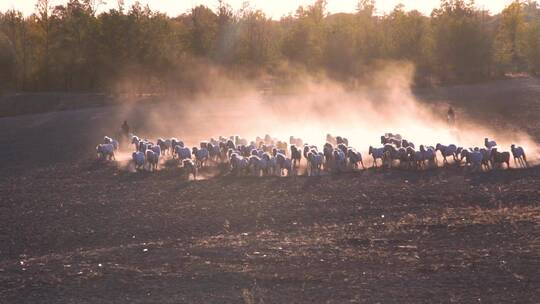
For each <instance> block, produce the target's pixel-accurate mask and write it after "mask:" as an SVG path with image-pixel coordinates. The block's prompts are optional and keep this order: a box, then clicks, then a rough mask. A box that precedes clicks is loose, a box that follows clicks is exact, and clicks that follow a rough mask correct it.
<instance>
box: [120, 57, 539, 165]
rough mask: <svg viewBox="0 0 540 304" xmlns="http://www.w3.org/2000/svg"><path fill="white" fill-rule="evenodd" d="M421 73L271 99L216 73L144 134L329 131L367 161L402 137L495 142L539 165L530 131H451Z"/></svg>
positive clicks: (157, 109)
mask: <svg viewBox="0 0 540 304" xmlns="http://www.w3.org/2000/svg"><path fill="white" fill-rule="evenodd" d="M413 75H414V67H413V66H412V65H411V64H407V63H401V62H397V63H386V64H384V65H382V66H380V67H379V68H378V69H377V72H375V73H374V74H373V75H372V77H371V78H370V79H364V80H362V81H357V82H356V83H355V85H354V87H351V86H346V85H344V84H343V83H338V82H336V81H332V80H329V79H328V78H325V77H318V78H311V77H302V78H301V79H295V80H291V81H290V83H289V90H288V91H287V93H284V94H279V93H274V94H265V93H263V92H261V89H260V87H259V86H257V85H256V81H251V80H245V79H244V80H238V79H232V78H228V77H227V76H223V75H221V74H220V73H218V72H213V73H212V75H207V76H208V78H207V79H206V82H208V83H215V85H214V86H212V85H207V86H206V88H207V90H206V92H204V93H202V94H199V95H198V96H197V97H195V98H192V99H190V101H189V102H185V101H182V102H175V101H171V102H167V103H156V104H153V105H147V107H145V109H144V113H143V114H142V118H141V120H140V121H139V122H138V123H139V126H140V128H139V129H137V130H136V133H137V135H139V136H142V137H146V138H149V139H153V140H155V139H156V138H158V137H164V138H166V137H176V138H179V139H181V140H183V141H184V142H185V143H186V144H188V145H191V146H193V145H197V144H198V142H199V141H201V140H208V139H209V138H217V137H219V136H220V135H221V136H227V137H228V136H231V135H240V136H242V137H244V138H247V139H248V140H255V137H256V136H260V137H264V135H265V134H270V135H271V136H273V137H275V138H277V139H280V140H285V141H287V142H288V139H289V136H294V137H300V138H302V139H303V140H304V142H305V143H309V144H315V145H319V146H320V145H322V144H323V143H324V142H325V138H326V134H328V133H329V134H332V135H334V136H336V135H340V136H344V137H346V138H348V139H349V144H350V145H351V146H353V147H355V148H356V149H357V150H358V151H361V152H363V153H364V158H366V159H367V150H368V147H369V146H381V143H380V136H381V135H383V134H384V133H394V134H396V133H398V134H401V135H402V136H403V138H405V139H407V140H410V141H412V142H414V143H415V145H416V146H417V147H418V146H419V145H420V144H424V145H428V146H435V145H436V144H437V143H441V144H444V145H448V144H456V145H457V146H461V147H465V148H468V147H483V144H484V138H485V137H488V138H489V139H490V140H491V139H494V140H496V141H497V143H498V146H499V150H501V151H509V150H510V145H511V144H516V145H518V146H522V147H524V148H525V151H527V152H528V157H529V158H530V159H531V160H533V161H534V160H536V159H538V156H539V155H540V150H539V147H538V145H537V144H536V143H535V142H534V140H532V138H531V137H530V136H529V135H528V134H526V133H523V132H520V131H517V130H511V129H509V128H507V127H506V126H500V127H497V128H495V129H494V128H490V127H487V126H485V125H483V124H482V122H481V121H474V120H470V119H469V120H466V121H465V120H463V119H460V117H458V120H457V124H456V126H454V127H453V128H450V127H449V126H448V124H447V122H446V116H445V114H446V110H447V108H446V106H445V105H443V104H440V103H432V104H429V103H422V102H419V101H418V100H417V99H416V98H415V96H414V94H413V93H412V90H411V88H412V85H413V83H412V81H413ZM126 107H132V106H126ZM132 110H133V109H127V112H129V111H132Z"/></svg>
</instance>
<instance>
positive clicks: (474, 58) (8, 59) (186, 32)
mask: <svg viewBox="0 0 540 304" xmlns="http://www.w3.org/2000/svg"><path fill="white" fill-rule="evenodd" d="M95 3H96V1H94V0H68V1H67V3H66V4H65V5H59V6H54V7H53V6H51V5H50V3H49V0H38V1H37V4H36V10H35V13H34V14H32V15H30V16H23V14H22V13H21V12H19V11H14V10H9V11H6V12H1V13H0V92H1V91H2V90H9V91H110V90H115V89H118V88H122V87H124V89H125V90H130V91H135V92H164V91H167V92H170V91H174V90H192V91H196V90H198V87H197V85H198V82H197V79H198V78H200V77H201V76H202V75H205V73H206V72H207V71H206V70H203V69H202V67H204V66H206V67H209V66H211V67H219V68H223V70H225V71H228V72H229V73H232V74H238V75H249V76H248V77H255V76H262V75H264V76H265V77H268V76H270V77H275V78H277V79H290V78H291V77H292V78H294V77H295V74H296V75H297V76H298V75H301V74H303V73H309V74H310V75H326V76H328V77H331V78H334V79H336V80H339V81H344V82H347V81H349V80H351V79H355V78H361V77H363V76H366V75H369V74H370V73H371V72H372V71H373V66H374V65H375V64H376V63H377V62H380V61H384V60H404V61H409V62H412V63H413V64H414V65H415V66H416V83H417V84H419V85H423V84H429V83H432V82H434V81H435V82H438V83H456V82H459V83H466V82H474V81H480V80H485V79H489V78H492V77H498V76H500V75H503V74H505V73H509V72H512V73H517V72H528V73H531V74H539V73H540V8H539V6H538V4H537V3H536V2H535V1H526V2H524V1H515V2H513V3H511V4H510V5H509V6H508V7H506V9H505V10H504V11H502V13H500V14H498V15H490V14H489V12H487V11H482V10H479V9H478V8H476V7H475V6H474V5H473V2H472V1H463V0H443V1H442V2H441V4H440V7H439V8H437V9H435V10H433V12H432V13H431V16H424V15H422V14H421V13H419V12H418V11H405V10H404V7H403V6H402V5H398V6H396V7H395V9H394V10H393V11H392V12H390V13H389V14H386V15H383V16H378V15H376V14H375V2H374V0H360V1H359V3H358V9H357V11H356V12H355V13H350V14H346V13H340V14H333V15H329V14H328V13H327V11H326V1H324V0H317V1H315V2H314V3H313V4H312V5H309V6H307V7H299V8H298V9H297V11H296V13H295V14H294V15H289V16H284V17H282V18H281V20H279V21H274V20H271V19H269V18H268V17H267V16H265V14H264V13H263V12H261V11H258V10H253V9H251V8H250V7H249V6H248V7H244V8H242V9H240V10H239V11H233V10H232V8H231V6H229V5H228V4H226V3H225V2H224V1H219V5H218V6H217V7H215V8H208V7H206V6H197V7H195V8H193V9H192V10H191V11H190V12H189V13H186V14H183V15H180V16H176V17H168V16H166V15H165V14H163V13H161V12H157V11H152V10H151V9H150V8H149V7H143V6H141V5H140V4H139V3H135V4H134V5H133V6H131V7H129V8H125V7H124V5H123V2H122V1H119V7H118V8H116V9H111V10H109V11H107V12H103V13H99V14H98V13H96V7H95ZM128 85H129V86H128Z"/></svg>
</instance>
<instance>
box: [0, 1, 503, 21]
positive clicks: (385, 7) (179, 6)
mask: <svg viewBox="0 0 540 304" xmlns="http://www.w3.org/2000/svg"><path fill="white" fill-rule="evenodd" d="M135 1H136V0H124V3H125V5H126V7H129V6H130V5H131V4H132V3H134V2H135ZM50 2H51V4H52V5H58V4H65V3H66V2H67V0H50ZM104 2H105V4H102V5H100V6H99V8H98V11H103V10H107V9H109V8H113V7H117V0H104ZM139 2H140V3H141V4H143V5H145V4H148V5H149V6H150V8H151V9H152V10H158V11H161V12H164V13H167V14H168V15H169V16H176V15H179V14H182V13H185V12H187V11H188V10H189V9H191V8H192V7H194V6H197V5H199V4H204V5H206V6H208V7H210V8H216V7H217V3H218V0H139ZM225 2H227V3H229V4H230V5H231V6H232V7H233V8H234V9H235V10H236V9H239V8H240V7H242V4H243V3H244V2H249V4H250V7H252V8H254V9H260V10H262V11H263V12H265V13H266V14H267V15H268V16H270V17H272V18H273V19H279V18H280V17H281V16H284V15H287V14H289V13H294V11H295V10H296V8H298V6H300V5H309V4H311V3H313V2H314V0H250V1H246V0H226V1H225ZM511 2H512V0H476V1H475V3H476V6H477V7H479V8H482V9H487V10H489V11H490V12H491V13H499V12H500V11H501V10H502V9H503V8H504V7H505V6H506V5H508V4H509V3H511ZM35 3H36V0H0V11H6V10H8V9H13V8H14V9H17V10H20V11H22V12H23V13H24V14H25V15H29V14H31V13H32V12H33V11H34V7H35ZM357 3H358V0H328V6H327V8H328V11H329V12H330V13H339V12H354V10H355V8H356V4H357ZM399 3H402V4H404V5H405V8H406V9H407V10H412V9H416V10H418V11H420V12H422V13H424V14H426V15H429V14H430V13H431V10H432V9H433V8H435V7H438V6H439V3H440V0H378V1H376V9H377V13H378V14H381V15H382V14H384V13H387V12H390V11H391V10H392V9H393V8H394V7H395V6H396V5H397V4H399Z"/></svg>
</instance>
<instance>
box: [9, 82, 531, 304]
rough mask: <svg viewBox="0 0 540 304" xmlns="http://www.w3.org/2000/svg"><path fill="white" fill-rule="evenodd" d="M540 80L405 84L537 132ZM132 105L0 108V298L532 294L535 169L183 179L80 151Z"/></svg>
mask: <svg viewBox="0 0 540 304" xmlns="http://www.w3.org/2000/svg"><path fill="white" fill-rule="evenodd" d="M538 83H539V81H538V80H535V79H521V80H512V81H505V82H504V83H495V84H493V83H492V84H489V85H488V84H485V85H476V86H469V87H466V86H463V87H453V88H443V89H437V90H430V91H420V92H417V95H418V96H420V98H422V99H423V100H425V101H426V102H434V101H437V102H450V103H452V104H454V105H456V107H458V110H459V111H460V112H464V111H465V110H466V111H467V115H470V116H474V117H478V119H485V120H486V121H489V122H490V123H492V124H494V125H501V124H512V125H515V126H516V127H518V128H521V129H523V130H526V131H527V132H529V134H531V135H532V136H533V137H534V138H535V139H536V140H537V141H539V140H540V136H539V134H540V125H539V123H538V121H539V119H540V85H539V84H538ZM489 88H491V89H492V90H499V91H498V92H495V93H491V91H490V90H489ZM488 92H489V93H488ZM486 108H488V109H491V111H490V112H489V113H486V111H485V109H486ZM144 112H145V108H144V106H141V107H138V108H135V109H133V108H130V109H129V110H127V109H125V108H123V107H119V106H117V107H98V108H88V109H81V110H72V111H63V112H53V113H45V114H36V115H26V116H18V117H8V118H2V119H0V130H1V132H2V136H0V146H1V147H2V149H0V159H1V160H2V162H1V163H0V172H1V173H0V208H1V211H0V286H1V288H0V303H347V302H350V303H538V302H539V301H540V271H539V270H540V204H539V203H540V168H539V167H534V168H530V169H526V170H499V171H495V172H487V173H470V172H466V171H465V170H463V169H462V168H446V169H436V170H427V171H423V172H410V171H401V170H393V171H383V170H381V171H376V170H366V171H361V172H354V173H346V174H342V175H339V176H322V177H309V178H308V177H291V178H277V177H268V178H260V179H254V178H250V177H244V178H238V177H231V176H218V177H215V178H212V179H207V180H202V181H197V182H185V181H182V180H181V179H180V178H179V173H178V171H177V170H175V169H164V170H160V171H158V172H156V173H140V174H133V173H130V172H128V171H125V170H118V168H117V166H116V165H114V164H106V165H104V164H102V163H99V162H97V161H95V160H94V155H93V152H92V149H93V146H95V143H96V142H98V141H99V140H100V138H101V137H102V136H103V134H107V131H110V130H111V128H114V126H116V125H117V118H118V117H119V116H123V117H129V119H130V120H133V121H136V119H137V117H140V116H141V115H143V114H144ZM195 135H197V134H195ZM43 147H46V149H43Z"/></svg>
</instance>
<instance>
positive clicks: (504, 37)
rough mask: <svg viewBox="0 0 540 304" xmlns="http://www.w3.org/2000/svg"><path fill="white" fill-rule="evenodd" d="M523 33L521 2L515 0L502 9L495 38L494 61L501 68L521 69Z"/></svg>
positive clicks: (523, 22) (523, 23) (523, 21)
mask: <svg viewBox="0 0 540 304" xmlns="http://www.w3.org/2000/svg"><path fill="white" fill-rule="evenodd" d="M524 35H525V20H524V15H523V9H522V3H521V2H520V1H519V0H516V1H514V2H512V3H511V4H510V5H509V6H507V7H506V8H505V9H504V10H503V11H502V13H501V21H500V24H499V27H498V30H497V35H496V40H495V45H496V46H495V47H496V55H495V56H496V61H497V63H498V64H499V65H500V66H501V67H502V68H503V70H511V71H520V70H523V68H524V66H523V64H524V57H523V47H524Z"/></svg>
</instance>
